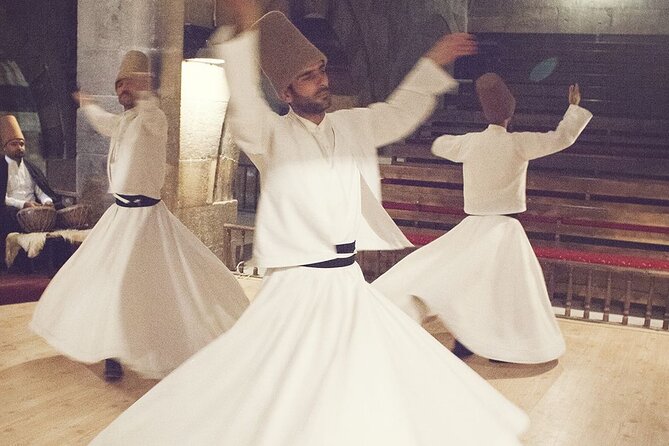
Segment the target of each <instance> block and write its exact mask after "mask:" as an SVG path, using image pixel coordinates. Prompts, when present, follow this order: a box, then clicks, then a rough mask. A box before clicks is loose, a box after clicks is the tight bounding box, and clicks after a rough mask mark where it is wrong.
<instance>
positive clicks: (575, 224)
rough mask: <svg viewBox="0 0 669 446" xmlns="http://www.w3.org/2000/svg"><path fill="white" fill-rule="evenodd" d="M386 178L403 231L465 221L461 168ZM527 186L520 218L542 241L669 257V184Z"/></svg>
mask: <svg viewBox="0 0 669 446" xmlns="http://www.w3.org/2000/svg"><path fill="white" fill-rule="evenodd" d="M381 175H382V177H383V180H382V193H383V202H384V207H385V208H386V210H388V212H389V213H390V215H391V217H393V218H394V219H395V221H396V222H397V223H398V224H399V225H400V226H404V227H409V228H431V229H439V230H448V229H450V227H452V226H453V225H454V224H456V223H457V222H459V221H460V220H462V218H463V217H464V211H463V210H462V208H463V196H462V169H461V167H460V166H459V165H454V164H440V165H412V164H391V165H382V166H381ZM527 187H528V192H527V195H528V199H527V203H528V211H527V212H525V213H524V214H522V215H521V216H520V217H519V220H520V221H521V222H522V223H523V225H524V226H525V228H526V231H527V232H528V233H530V234H534V235H535V237H536V238H542V239H553V240H556V241H560V240H564V241H567V240H570V239H574V238H577V239H579V240H581V241H582V242H584V243H585V242H586V241H589V242H590V243H591V244H600V245H601V244H605V245H606V244H609V245H612V246H629V247H633V248H635V249H644V250H648V251H649V253H658V252H659V253H662V252H665V251H666V252H669V181H667V182H665V181H659V180H647V179H646V180H642V179H635V180H633V181H627V180H621V179H616V178H601V177H600V178H597V177H572V176H565V175H560V174H556V173H547V172H535V171H530V172H528V180H527ZM608 242H614V243H608ZM668 255H669V254H668Z"/></svg>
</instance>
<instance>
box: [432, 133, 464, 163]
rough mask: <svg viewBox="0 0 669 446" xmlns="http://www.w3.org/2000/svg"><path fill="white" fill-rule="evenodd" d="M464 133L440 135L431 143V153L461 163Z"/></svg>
mask: <svg viewBox="0 0 669 446" xmlns="http://www.w3.org/2000/svg"><path fill="white" fill-rule="evenodd" d="M465 136H466V135H442V136H440V137H438V138H437V139H435V140H434V142H433V143H432V153H434V154H435V155H436V156H439V157H441V158H446V159H447V160H451V161H455V162H458V163H461V162H463V161H464V146H463V144H462V143H463V142H464V141H465Z"/></svg>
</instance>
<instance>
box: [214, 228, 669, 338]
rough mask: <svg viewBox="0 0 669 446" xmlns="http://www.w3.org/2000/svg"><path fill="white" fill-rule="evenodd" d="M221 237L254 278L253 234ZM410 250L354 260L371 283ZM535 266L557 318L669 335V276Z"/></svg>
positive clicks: (545, 263)
mask: <svg viewBox="0 0 669 446" xmlns="http://www.w3.org/2000/svg"><path fill="white" fill-rule="evenodd" d="M225 231H226V251H225V252H226V265H228V267H229V268H231V269H233V270H234V269H237V270H238V271H239V272H242V273H244V274H251V275H256V276H257V275H258V270H257V268H253V269H252V270H251V271H247V270H245V268H244V261H245V260H248V259H249V254H248V251H249V249H248V244H249V243H250V240H251V239H252V234H253V228H252V227H249V226H240V225H233V224H226V225H225ZM244 247H247V248H246V249H245V248H244ZM413 250H414V248H410V249H404V250H401V251H363V252H359V253H358V259H357V260H358V264H360V267H361V269H362V271H363V273H364V275H365V278H366V279H367V280H368V281H369V282H371V281H373V280H374V279H376V278H377V277H379V276H380V275H381V274H383V273H384V272H386V271H387V270H388V269H390V267H392V266H393V265H394V264H395V263H396V262H398V261H399V260H401V259H402V258H403V257H404V256H406V255H408V254H409V253H411V252H412V251H413ZM537 250H539V249H538V248H537ZM539 251H540V250H539ZM539 254H541V252H539ZM539 261H540V262H541V264H542V267H543V270H544V276H545V277H546V284H547V288H548V293H549V296H550V298H551V302H552V304H553V306H555V307H560V308H564V315H560V317H565V318H571V319H578V320H585V321H590V322H603V323H614V324H621V325H634V324H632V323H631V322H632V321H634V320H635V318H638V319H639V320H642V323H641V324H640V326H642V327H645V328H651V329H661V330H667V331H669V271H662V270H654V269H644V268H634V267H625V266H617V265H600V264H594V263H586V262H580V261H572V260H564V259H552V258H546V257H541V255H540V257H539Z"/></svg>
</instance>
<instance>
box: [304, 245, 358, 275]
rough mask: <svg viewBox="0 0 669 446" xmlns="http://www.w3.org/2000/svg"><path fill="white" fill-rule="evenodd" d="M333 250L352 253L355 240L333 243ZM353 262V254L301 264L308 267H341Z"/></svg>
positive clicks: (340, 252) (339, 252) (338, 252)
mask: <svg viewBox="0 0 669 446" xmlns="http://www.w3.org/2000/svg"><path fill="white" fill-rule="evenodd" d="M335 250H336V251H337V254H353V253H354V252H355V241H352V242H351V243H342V244H340V245H335ZM353 263H355V254H353V255H352V256H349V257H337V258H335V259H330V260H325V261H323V262H316V263H308V264H306V265H302V266H306V267H308V268H342V267H344V266H349V265H353Z"/></svg>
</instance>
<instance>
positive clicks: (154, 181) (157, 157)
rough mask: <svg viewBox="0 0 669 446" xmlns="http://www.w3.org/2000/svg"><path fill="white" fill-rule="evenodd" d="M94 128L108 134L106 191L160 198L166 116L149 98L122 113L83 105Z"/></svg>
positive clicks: (163, 171) (162, 179) (163, 176)
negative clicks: (109, 139) (107, 186)
mask: <svg viewBox="0 0 669 446" xmlns="http://www.w3.org/2000/svg"><path fill="white" fill-rule="evenodd" d="M82 109H83V110H84V112H85V113H86V116H87V117H88V119H89V121H90V122H91V124H92V125H93V127H94V128H95V129H96V130H97V131H98V132H99V133H101V134H103V135H105V136H109V137H111V141H110V143H109V154H108V156H107V177H108V179H109V192H111V193H115V194H122V195H145V196H147V197H151V198H160V189H161V188H162V187H163V183H164V181H165V160H166V156H167V155H166V154H167V118H166V117H165V113H164V112H163V111H162V110H161V109H160V108H159V107H158V99H157V98H155V97H149V98H147V99H142V100H139V101H137V105H136V106H135V107H133V108H131V109H130V110H126V111H124V112H123V113H121V114H114V113H109V112H107V111H105V110H103V109H102V108H100V107H99V106H97V105H94V104H88V105H85V106H84V107H82Z"/></svg>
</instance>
